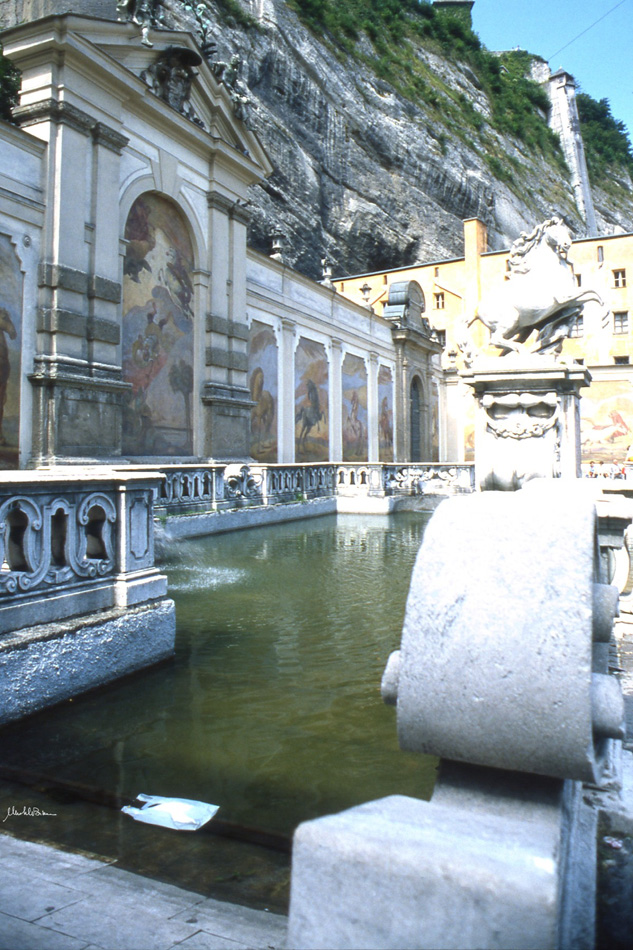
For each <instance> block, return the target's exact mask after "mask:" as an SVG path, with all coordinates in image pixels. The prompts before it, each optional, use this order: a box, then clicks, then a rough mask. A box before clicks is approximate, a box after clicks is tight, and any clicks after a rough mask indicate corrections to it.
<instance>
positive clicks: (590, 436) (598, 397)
mask: <svg viewBox="0 0 633 950" xmlns="http://www.w3.org/2000/svg"><path fill="white" fill-rule="evenodd" d="M580 411H581V423H580V425H581V428H580V441H581V449H582V461H583V462H616V463H619V464H622V463H623V462H625V461H626V460H627V458H628V456H629V454H630V449H631V446H632V445H633V385H631V383H630V382H629V381H628V380H625V379H614V380H594V381H593V382H592V384H591V388H590V389H589V390H583V392H582V401H581V404H580Z"/></svg>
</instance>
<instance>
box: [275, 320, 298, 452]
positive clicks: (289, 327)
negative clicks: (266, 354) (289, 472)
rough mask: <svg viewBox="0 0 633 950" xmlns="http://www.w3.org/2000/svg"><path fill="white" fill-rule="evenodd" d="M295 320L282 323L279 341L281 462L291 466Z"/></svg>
mask: <svg viewBox="0 0 633 950" xmlns="http://www.w3.org/2000/svg"><path fill="white" fill-rule="evenodd" d="M296 327H297V325H296V323H295V322H294V320H288V319H283V320H282V321H281V335H280V340H279V365H278V373H279V382H278V387H279V400H278V412H279V461H280V462H283V463H284V464H286V465H291V464H292V463H293V462H294V460H295V348H296V345H297V336H296Z"/></svg>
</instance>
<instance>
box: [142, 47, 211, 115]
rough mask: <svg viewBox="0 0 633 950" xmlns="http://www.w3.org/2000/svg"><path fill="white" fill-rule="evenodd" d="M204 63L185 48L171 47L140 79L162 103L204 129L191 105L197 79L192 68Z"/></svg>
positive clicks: (144, 71)
mask: <svg viewBox="0 0 633 950" xmlns="http://www.w3.org/2000/svg"><path fill="white" fill-rule="evenodd" d="M201 62H202V60H201V58H200V57H199V56H198V54H197V53H195V52H194V51H193V50H190V49H188V48H187V47H186V46H168V47H167V49H166V50H164V51H163V52H162V53H161V54H160V56H159V57H158V58H157V60H156V62H155V63H153V64H152V65H151V66H150V67H149V68H148V69H145V70H143V72H142V73H141V79H143V80H144V81H145V82H147V83H148V85H149V86H151V89H152V92H153V93H154V94H155V95H157V96H158V98H159V99H162V100H163V101H164V102H166V103H167V104H168V105H170V106H171V107H172V109H175V110H176V111H177V112H180V113H181V115H184V116H185V118H187V119H191V121H192V122H195V123H196V125H199V126H201V127H202V128H204V123H203V122H202V120H201V119H200V118H199V116H198V115H196V112H195V110H194V108H193V106H192V105H191V102H190V101H189V97H190V96H191V87H192V85H193V81H194V79H195V78H196V76H197V75H198V74H197V73H196V72H195V70H194V68H193V67H194V66H199V65H200V63H201Z"/></svg>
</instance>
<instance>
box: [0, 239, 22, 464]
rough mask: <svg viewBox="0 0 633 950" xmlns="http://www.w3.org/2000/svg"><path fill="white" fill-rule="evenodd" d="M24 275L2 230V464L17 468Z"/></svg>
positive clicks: (0, 437)
mask: <svg viewBox="0 0 633 950" xmlns="http://www.w3.org/2000/svg"><path fill="white" fill-rule="evenodd" d="M22 293H23V275H22V270H21V267H20V262H19V260H18V257H17V254H16V253H15V250H14V248H13V246H12V244H11V241H10V240H9V238H8V237H7V236H6V235H4V234H0V468H18V466H19V439H20V380H21V366H20V363H21V355H22Z"/></svg>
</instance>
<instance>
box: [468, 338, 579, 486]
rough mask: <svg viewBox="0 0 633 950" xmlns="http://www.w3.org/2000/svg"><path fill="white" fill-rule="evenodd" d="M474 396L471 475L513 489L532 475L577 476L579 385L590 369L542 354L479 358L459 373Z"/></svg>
mask: <svg viewBox="0 0 633 950" xmlns="http://www.w3.org/2000/svg"><path fill="white" fill-rule="evenodd" d="M462 378H463V380H464V382H465V383H466V384H467V385H468V386H471V387H472V389H473V390H474V392H475V395H476V398H477V411H476V422H475V479H476V483H477V485H478V487H479V488H481V489H482V490H491V489H492V490H501V491H514V490H516V489H518V488H521V487H522V485H523V484H525V482H527V481H530V480H531V479H532V478H538V477H541V478H542V477H545V478H561V477H562V478H578V477H580V474H581V469H580V389H581V388H582V387H583V386H588V385H589V383H590V382H591V374H590V373H589V370H587V369H586V368H585V367H584V366H580V365H578V364H576V365H572V366H566V365H563V364H561V363H553V362H552V363H549V362H547V361H546V360H544V359H542V358H538V357H537V358H533V359H531V360H529V361H525V360H524V361H519V360H514V359H512V358H511V357H500V358H497V359H490V360H480V361H479V362H478V363H477V364H476V365H475V366H474V367H473V368H472V369H471V370H469V371H467V372H465V373H462Z"/></svg>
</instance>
